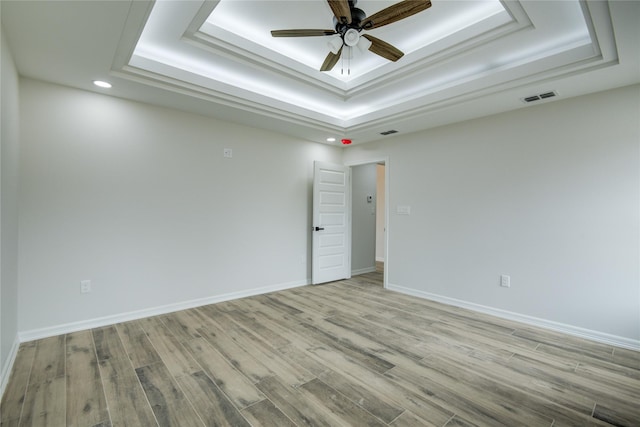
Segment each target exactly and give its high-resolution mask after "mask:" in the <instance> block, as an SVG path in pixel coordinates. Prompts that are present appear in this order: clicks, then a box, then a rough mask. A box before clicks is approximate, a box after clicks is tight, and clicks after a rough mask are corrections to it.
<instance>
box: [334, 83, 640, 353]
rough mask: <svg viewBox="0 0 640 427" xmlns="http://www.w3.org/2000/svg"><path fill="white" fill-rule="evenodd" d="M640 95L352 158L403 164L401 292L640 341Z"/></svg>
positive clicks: (394, 233) (552, 108) (395, 199)
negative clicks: (507, 280)
mask: <svg viewBox="0 0 640 427" xmlns="http://www.w3.org/2000/svg"><path fill="white" fill-rule="evenodd" d="M639 99H640V86H637V85H636V86H632V87H625V88H621V89H616V90H612V91H607V92H602V93H597V94H594V95H588V96H583V97H579V98H574V99H568V100H558V101H555V102H551V103H547V104H544V105H539V106H530V107H527V108H523V109H520V110H517V111H513V112H509V113H504V114H499V115H495V116H492V117H487V118H483V119H479V120H473V121H468V122H464V123H459V124H455V125H451V126H446V127H441V128H437V129H433V130H429V131H425V132H421V133H416V134H411V135H405V136H398V137H395V138H393V139H390V140H385V141H384V142H378V143H373V144H371V145H366V146H365V147H359V146H354V147H351V148H350V149H348V150H346V151H345V162H362V161H366V160H367V159H371V158H380V157H384V156H389V159H390V164H391V165H393V167H392V169H391V170H390V171H389V173H390V174H391V175H390V177H389V178H390V189H389V192H388V194H387V196H388V197H390V208H389V209H390V216H391V218H390V225H389V235H388V238H389V253H388V254H387V256H388V261H389V268H390V270H389V278H388V283H389V286H390V287H395V288H397V289H401V290H403V291H405V292H409V293H413V294H416V295H422V296H427V297H431V298H440V297H443V298H440V299H441V300H445V301H449V302H455V303H463V304H467V305H469V306H475V307H478V308H482V307H485V308H491V309H497V310H498V311H500V310H504V311H506V312H511V313H516V314H519V315H524V316H531V317H533V318H535V319H542V320H545V321H550V322H558V323H559V324H561V325H563V327H564V326H565V325H568V326H570V327H572V328H575V331H579V330H580V329H579V328H584V329H586V330H587V332H588V334H591V333H592V332H595V333H596V335H597V334H600V335H602V337H605V338H606V337H607V336H608V335H611V336H613V337H614V338H616V340H617V338H622V339H623V341H624V340H625V339H628V340H630V342H631V344H634V345H638V344H640V343H639V342H638V340H639V339H640V274H639V265H640V263H639V260H640V254H639V229H640V227H639V222H640V211H639V205H640V203H639V198H640V176H639V173H640V165H639V155H640V152H639V145H640V127H639V126H638V117H640V103H639ZM398 205H409V206H411V215H409V216H401V215H397V214H396V213H395V212H396V207H397V206H398ZM500 274H509V275H510V276H511V288H502V287H500V286H499V275H500Z"/></svg>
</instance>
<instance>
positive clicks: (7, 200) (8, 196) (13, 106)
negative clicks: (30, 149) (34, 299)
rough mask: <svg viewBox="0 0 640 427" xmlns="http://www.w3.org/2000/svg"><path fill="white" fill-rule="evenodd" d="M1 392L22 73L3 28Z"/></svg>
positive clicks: (6, 357) (13, 333)
mask: <svg viewBox="0 0 640 427" xmlns="http://www.w3.org/2000/svg"><path fill="white" fill-rule="evenodd" d="M0 43H1V46H0V55H1V57H0V66H1V68H0V99H1V100H2V102H1V105H0V126H1V130H0V171H1V174H0V184H1V189H0V194H1V196H0V240H1V241H2V244H1V246H0V396H1V395H2V389H3V387H4V385H5V382H6V380H7V375H8V373H9V369H10V365H11V363H12V360H11V359H12V357H13V356H14V352H15V350H16V348H15V347H14V345H15V344H16V343H17V340H16V338H17V332H18V314H17V307H18V164H19V152H20V150H19V148H20V144H19V125H18V123H19V105H18V102H19V101H18V73H17V71H16V67H15V64H14V62H13V58H12V56H11V51H10V50H9V46H8V45H7V41H6V37H5V36H4V34H3V33H2V29H1V28H0Z"/></svg>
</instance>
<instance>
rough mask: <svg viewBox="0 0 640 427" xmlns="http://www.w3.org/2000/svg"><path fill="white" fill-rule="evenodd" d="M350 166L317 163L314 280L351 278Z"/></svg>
mask: <svg viewBox="0 0 640 427" xmlns="http://www.w3.org/2000/svg"><path fill="white" fill-rule="evenodd" d="M349 171H350V169H349V167H348V166H343V165H336V164H332V163H326V162H315V166H314V174H313V228H312V234H313V238H312V241H313V243H312V259H311V282H312V283H313V284H314V285H315V284H318V283H325V282H331V281H334V280H340V279H345V278H348V277H351V244H350V238H351V230H350V226H351V223H350V220H349V203H350V198H349V191H350V187H351V181H350V176H349Z"/></svg>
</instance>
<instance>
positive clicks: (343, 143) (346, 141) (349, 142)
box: [342, 139, 351, 145]
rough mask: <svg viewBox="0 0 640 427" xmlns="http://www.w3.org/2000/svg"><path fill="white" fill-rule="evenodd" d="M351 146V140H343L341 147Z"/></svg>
mask: <svg viewBox="0 0 640 427" xmlns="http://www.w3.org/2000/svg"><path fill="white" fill-rule="evenodd" d="M349 144H351V140H350V139H343V140H342V145H349Z"/></svg>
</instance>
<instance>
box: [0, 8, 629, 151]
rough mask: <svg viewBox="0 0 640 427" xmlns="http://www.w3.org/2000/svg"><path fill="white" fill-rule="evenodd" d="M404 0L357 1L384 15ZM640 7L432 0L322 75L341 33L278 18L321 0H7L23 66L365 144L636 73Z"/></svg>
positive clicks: (313, 22) (328, 19)
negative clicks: (390, 52)
mask: <svg viewBox="0 0 640 427" xmlns="http://www.w3.org/2000/svg"><path fill="white" fill-rule="evenodd" d="M394 3H395V1H387V0H360V1H359V2H358V4H357V7H359V8H361V9H363V10H364V11H365V12H366V13H367V15H371V14H373V13H375V12H377V11H379V10H381V9H383V8H385V7H387V6H389V5H391V4H394ZM639 10H640V8H639V7H638V4H637V2H622V1H615V2H609V3H608V2H604V1H595V2H580V1H574V0H560V1H515V0H513V1H498V0H474V1H457V0H440V1H439V0H433V2H432V7H431V8H429V9H427V10H426V11H423V12H420V13H418V14H416V15H414V16H412V17H409V18H406V19H404V20H401V21H398V22H395V23H393V24H390V25H387V26H385V27H381V28H377V29H374V30H370V31H369V34H371V35H373V36H375V37H378V38H381V39H383V40H385V41H387V42H389V43H391V44H393V45H394V46H396V47H398V48H399V49H401V50H402V51H403V52H404V53H405V56H404V57H402V58H401V59H400V60H399V61H397V62H395V63H394V62H389V61H387V60H385V59H383V58H381V57H379V56H377V55H375V54H373V53H371V52H369V51H364V52H361V51H360V50H358V49H355V48H354V49H352V50H353V53H352V57H351V58H350V59H344V60H342V61H339V62H338V64H337V65H336V66H335V67H334V69H333V70H332V71H331V72H328V73H323V72H320V71H318V69H319V68H320V65H321V63H322V61H323V60H324V58H325V57H326V55H327V53H328V52H329V47H328V45H327V44H328V41H330V39H331V38H332V37H337V36H329V37H299V38H273V37H271V35H270V30H274V29H289V28H327V29H331V28H332V27H333V24H332V13H331V9H330V8H329V6H328V4H327V3H326V1H324V0H300V1H298V0H285V1H270V0H260V1H251V0H220V1H200V0H193V1H172V0H160V1H155V2H143V1H132V2H124V1H119V2H101V1H86V2H84V1H75V2H65V1H60V2H20V1H11V0H9V1H3V4H2V16H3V28H4V29H5V31H6V33H7V37H8V38H9V41H10V44H11V46H12V51H13V53H14V56H15V57H16V63H17V66H18V68H19V71H20V73H21V74H23V75H25V76H28V77H35V78H40V79H43V80H48V81H53V82H55V83H61V84H67V85H71V86H75V87H81V88H88V87H87V81H88V80H89V77H87V75H91V78H98V77H100V76H104V77H103V78H105V79H110V80H111V81H112V82H113V83H114V88H113V89H111V90H110V92H105V93H111V94H113V95H116V96H122V97H126V98H130V99H136V100H141V101H145V102H151V103H155V104H160V105H167V106H172V107H176V108H180V109H185V110H189V111H194V112H198V113H200V114H206V115H211V116H215V117H220V118H222V119H225V120H232V121H236V122H239V123H246V124H251V125H253V126H258V127H264V128H268V129H273V130H278V131H279V132H284V133H289V134H291V135H295V136H297V137H301V138H304V139H307V140H314V141H318V142H325V141H326V138H327V137H331V136H333V137H336V138H338V139H339V138H341V137H349V138H352V139H353V140H354V143H364V142H369V141H373V140H376V139H380V138H383V137H384V136H382V135H380V133H381V132H384V131H386V130H389V129H396V130H398V131H399V132H403V133H406V132H413V131H417V130H421V129H425V128H428V127H433V126H437V125H441V124H445V123H451V122H455V121H459V120H465V119H469V118H474V117H480V116H482V115H486V114H492V113H496V112H500V111H506V110H511V109H515V108H522V107H525V106H526V104H524V103H523V102H522V101H521V100H522V98H525V97H527V96H529V95H531V94H535V93H543V92H547V91H556V92H557V93H558V96H557V97H555V98H554V99H562V98H566V97H569V96H576V95H581V94H584V93H589V92H593V91H597V90H604V89H608V88H611V87H616V86H622V85H626V84H632V83H636V82H638V81H640V72H638V64H639V62H638V52H637V47H638V40H639V37H640V36H639V34H640V33H639V32H638V30H637V29H636V28H635V27H636V26H637V25H635V22H637V18H639V17H640V16H639V15H640V12H639ZM283 11H286V12H285V13H283ZM78 20H80V21H78ZM74 31H75V33H74ZM52 35H53V37H52ZM63 41H68V42H69V43H66V44H64V45H62V42H63ZM89 42H94V43H95V46H94V47H93V48H90V44H89ZM89 50H90V51H89ZM83 55H84V56H83ZM87 55H88V57H87ZM621 58H622V60H621ZM47 61H48V62H47ZM51 61H55V63H56V67H54V68H57V69H58V70H56V69H54V70H50V69H51ZM43 63H47V64H48V67H45V68H44V69H43V67H42V65H43ZM47 68H48V69H49V70H50V71H46V70H47ZM64 69H69V74H68V75H65V73H64V72H63V71H64ZM82 78H85V79H87V81H82V80H80V81H74V79H82ZM91 90H95V89H91ZM541 102H553V100H545V101H541Z"/></svg>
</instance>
